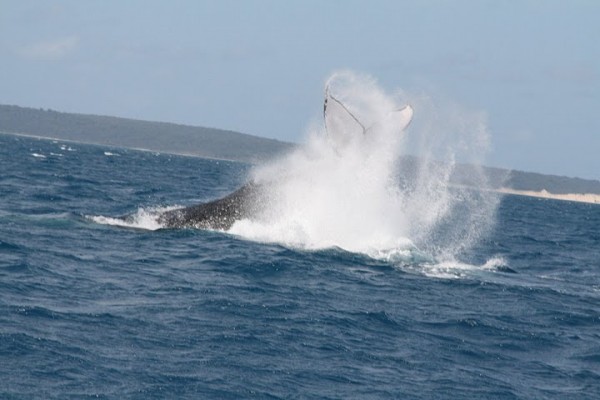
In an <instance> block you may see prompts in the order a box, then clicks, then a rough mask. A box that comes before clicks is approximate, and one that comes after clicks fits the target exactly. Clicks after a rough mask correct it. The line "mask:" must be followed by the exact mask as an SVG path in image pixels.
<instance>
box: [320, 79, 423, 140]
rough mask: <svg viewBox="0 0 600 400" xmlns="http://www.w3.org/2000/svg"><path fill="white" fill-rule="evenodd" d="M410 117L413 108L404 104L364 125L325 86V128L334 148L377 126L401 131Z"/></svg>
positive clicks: (407, 123)
mask: <svg viewBox="0 0 600 400" xmlns="http://www.w3.org/2000/svg"><path fill="white" fill-rule="evenodd" d="M412 117H413V108H412V107H411V106H410V105H406V106H404V107H402V108H399V109H397V110H394V111H392V112H390V113H389V114H388V115H387V116H386V117H385V118H384V119H383V120H381V121H377V122H376V123H374V124H373V125H371V126H369V127H365V125H364V124H363V123H362V122H361V121H360V120H359V119H358V118H357V117H356V115H355V114H354V113H352V112H351V111H350V110H349V109H348V107H347V106H346V105H344V103H342V102H341V101H340V100H339V99H337V98H336V97H334V96H333V95H332V94H331V92H330V90H329V86H327V87H326V88H325V102H324V104H323V118H324V119H325V130H326V132H327V135H328V136H329V138H330V140H331V141H332V143H333V145H334V146H335V147H336V148H341V147H344V146H345V145H347V144H348V143H349V142H350V141H352V140H354V139H355V138H357V137H362V136H364V135H365V134H367V133H368V132H369V131H371V130H373V129H374V128H375V127H377V126H386V127H391V128H392V129H394V130H397V131H398V132H402V131H403V130H404V129H406V127H407V126H408V125H409V124H410V122H411V121H412Z"/></svg>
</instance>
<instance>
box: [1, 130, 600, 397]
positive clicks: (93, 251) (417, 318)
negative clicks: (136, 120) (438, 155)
mask: <svg viewBox="0 0 600 400" xmlns="http://www.w3.org/2000/svg"><path fill="white" fill-rule="evenodd" d="M0 165H1V166H0V168H1V171H2V174H1V175H0V193H1V199H2V201H1V202H0V359H1V360H2V362H0V397H3V398H85V397H94V398H95V397H100V398H194V399H196V398H232V399H233V398H236V399H237V398H289V397H298V398H423V399H431V398H506V399H512V398H530V399H543V398H548V399H565V398H569V399H591V398H598V397H599V396H600V375H599V372H598V371H600V329H599V328H600V261H599V258H598V249H599V248H600V231H599V230H600V228H599V227H600V207H598V206H595V205H586V204H577V203H569V202H557V201H549V200H538V199H531V198H525V197H515V196H507V197H505V198H503V199H502V200H501V202H500V204H499V207H498V210H497V212H496V214H495V217H494V218H495V225H494V227H493V229H492V231H491V233H490V234H489V235H488V236H485V237H482V238H481V239H480V240H479V242H478V243H477V244H476V245H474V246H471V247H470V249H468V250H464V251H463V252H460V253H456V254H455V255H456V257H455V258H454V259H453V260H450V259H434V258H435V257H438V255H437V254H434V255H433V258H432V259H427V258H426V257H425V256H424V258H423V259H419V258H418V257H412V258H411V257H404V258H403V257H387V258H386V257H384V256H382V257H376V256H373V254H370V255H369V254H366V253H361V252H354V251H348V250H344V249H342V248H340V247H335V246H334V247H324V248H320V249H312V248H302V247H298V246H295V245H294V243H291V244H289V245H286V244H285V241H284V240H282V241H267V240H263V241H259V240H250V239H248V238H244V237H241V236H238V235H234V234H230V233H223V232H210V231H203V230H197V229H174V230H164V229H159V230H148V229H136V228H134V229H132V228H123V227H118V226H113V225H110V224H102V223H97V222H95V221H94V220H93V219H92V217H94V216H96V217H97V216H117V215H123V214H126V213H130V212H136V210H137V209H138V208H141V209H144V210H150V209H152V208H153V207H155V208H156V207H169V206H175V205H180V204H190V203H193V202H196V201H204V200H208V199H212V198H216V197H219V196H221V195H223V194H225V193H228V192H229V191H230V190H232V189H234V188H236V187H238V186H239V185H240V184H241V183H242V182H243V181H244V180H245V179H246V178H247V176H248V174H249V173H250V169H249V167H248V166H245V165H241V164H236V163H229V162H223V161H211V160H202V159H195V158H186V157H176V156H170V155H159V154H154V153H147V152H146V153H145V152H138V151H126V150H121V149H107V148H102V147H97V146H89V145H80V144H72V143H71V144H68V143H62V142H53V141H49V140H37V139H31V138H22V137H14V136H8V135H0ZM354 217H355V216H353V215H349V216H348V218H354ZM263 228H264V227H263ZM439 234H440V235H441V233H439ZM434 239H435V236H431V237H430V240H434ZM369 240H373V238H372V237H371V238H369ZM306 247H310V246H306ZM432 248H433V246H432ZM423 251H424V250H423Z"/></svg>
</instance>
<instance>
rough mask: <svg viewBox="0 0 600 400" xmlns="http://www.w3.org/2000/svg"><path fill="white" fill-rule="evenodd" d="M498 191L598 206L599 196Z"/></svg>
mask: <svg viewBox="0 0 600 400" xmlns="http://www.w3.org/2000/svg"><path fill="white" fill-rule="evenodd" d="M498 191H499V192H500V193H507V194H516V195H519V196H531V197H540V198H544V199H555V200H565V201H578V202H581V203H592V204H600V195H598V194H591V193H567V194H554V193H550V192H548V191H547V190H542V191H539V192H536V191H533V190H515V189H510V188H501V189H499V190H498Z"/></svg>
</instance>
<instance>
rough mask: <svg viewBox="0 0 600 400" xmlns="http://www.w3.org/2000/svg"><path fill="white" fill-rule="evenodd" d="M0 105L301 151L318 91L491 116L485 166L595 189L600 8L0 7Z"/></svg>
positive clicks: (258, 3) (430, 4)
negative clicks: (351, 76)
mask: <svg viewBox="0 0 600 400" xmlns="http://www.w3.org/2000/svg"><path fill="white" fill-rule="evenodd" d="M0 57H1V58H0V103H2V104H16V105H21V106H31V107H43V108H51V109H54V110H58V111H68V112H81V113H92V114H106V115H116V116H123V117H133V118H139V119H149V120H158V121H171V122H178V123H184V124H192V125H201V126H211V127H218V128H224V129H232V130H237V131H240V132H244V133H250V134H254V135H259V136H266V137H272V138H278V139H282V140H289V141H296V142H298V141H301V140H302V138H303V136H304V134H305V132H306V129H307V127H308V125H309V124H310V123H311V121H313V120H314V119H315V118H317V117H318V116H319V113H320V111H321V108H322V104H321V101H322V90H323V83H324V81H325V79H327V77H328V76H329V75H330V73H332V72H333V71H335V70H339V69H351V70H355V71H358V72H361V73H367V74H370V75H372V76H373V77H375V78H376V79H377V80H378V81H379V83H380V85H381V86H382V87H383V88H385V89H388V90H394V89H397V88H403V89H405V90H408V91H409V92H414V93H421V92H426V93H429V94H431V95H434V96H435V95H436V94H438V93H439V94H440V95H441V96H444V97H446V98H449V99H451V100H452V101H454V102H456V103H459V104H461V105H463V106H465V107H466V108H469V109H472V110H475V111H483V112H485V113H486V114H487V117H488V124H489V128H490V130H491V133H492V150H491V153H490V155H489V156H488V159H487V164H488V165H493V166H500V167H509V168H515V169H522V170H527V171H536V172H543V173H553V174H559V175H568V176H580V177H585V178H593V179H600V156H599V154H600V113H599V110H600V2H598V1H595V0H588V1H583V0H579V1H578V0H570V1H562V0H561V1H541V0H540V1H521V0H514V1H508V0H506V1H499V0H493V1H475V0H472V1H466V0H465V1H441V0H439V1H433V0H432V1H415V0H412V1H399V0H379V1H377V0H375V1H366V0H365V1H350V0H348V1H325V0H318V1H284V0H270V1H269V0H248V1H241V0H240V1H233V0H229V1H227V0H224V1H223V0H221V1H216V0H215V1H193V0H191V1H149V0H140V1H99V0H98V1H80V0H75V1H50V0H47V1H41V0H40V1H31V0H14V1H13V0H0Z"/></svg>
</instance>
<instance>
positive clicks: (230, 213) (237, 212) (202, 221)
mask: <svg viewBox="0 0 600 400" xmlns="http://www.w3.org/2000/svg"><path fill="white" fill-rule="evenodd" d="M260 193H261V186H260V185H257V184H255V183H248V184H246V185H244V186H242V187H241V188H239V189H238V190H236V191H235V192H233V193H231V194H229V195H227V196H225V197H223V198H221V199H218V200H213V201H210V202H207V203H202V204H197V205H193V206H190V207H185V208H179V209H175V210H170V211H166V212H164V213H163V214H161V215H160V216H159V218H158V222H159V223H160V224H162V225H163V226H164V227H165V228H187V227H193V228H200V229H213V230H217V229H218V230H227V229H229V228H231V226H232V225H233V223H234V222H235V221H237V220H240V219H243V218H249V217H251V216H252V215H254V214H255V213H256V212H257V211H258V210H259V209H260V206H261V201H260V200H261V199H260V197H261V196H260Z"/></svg>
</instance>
